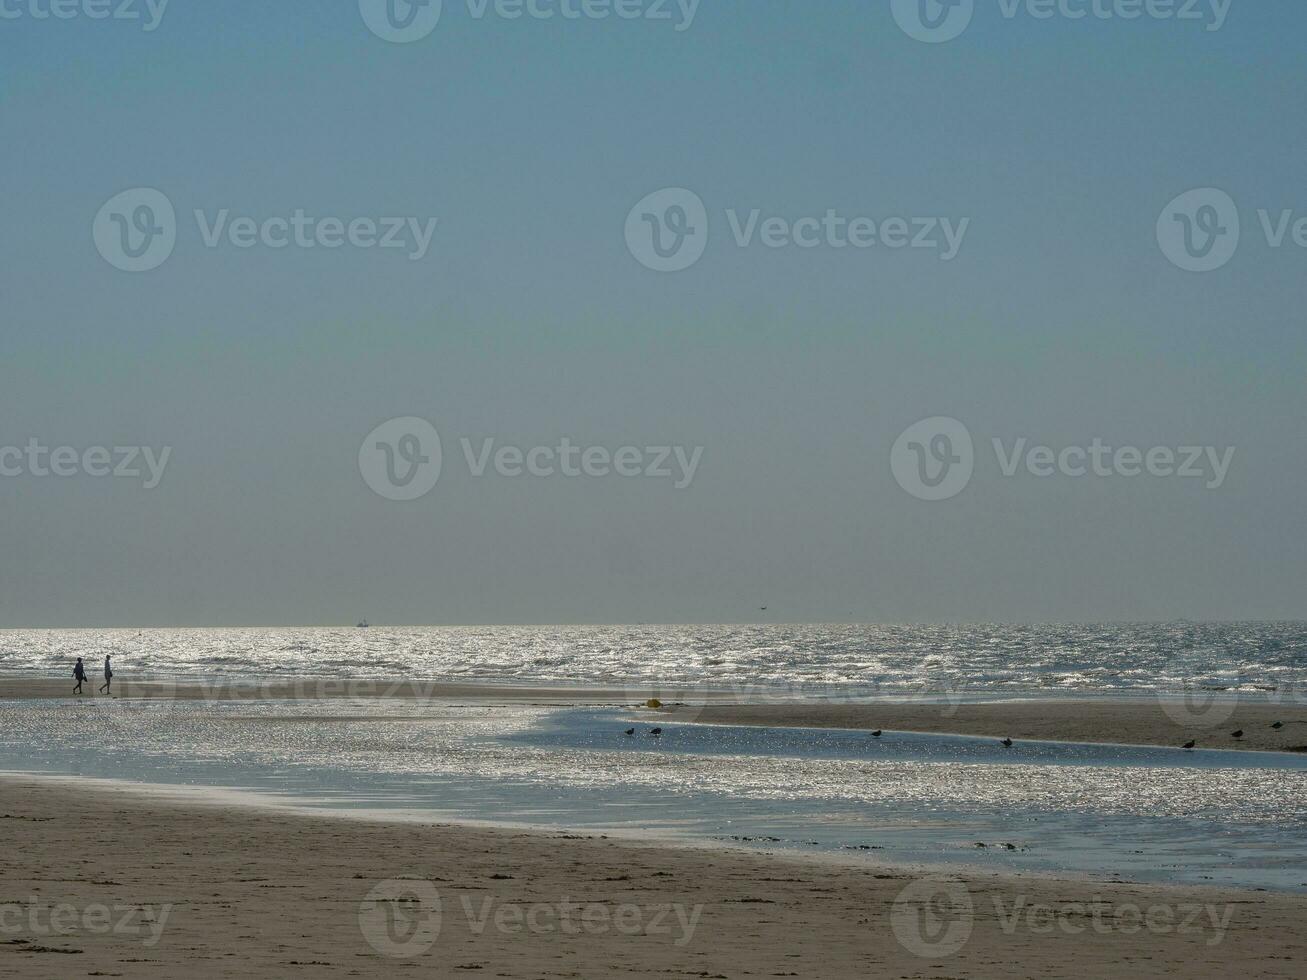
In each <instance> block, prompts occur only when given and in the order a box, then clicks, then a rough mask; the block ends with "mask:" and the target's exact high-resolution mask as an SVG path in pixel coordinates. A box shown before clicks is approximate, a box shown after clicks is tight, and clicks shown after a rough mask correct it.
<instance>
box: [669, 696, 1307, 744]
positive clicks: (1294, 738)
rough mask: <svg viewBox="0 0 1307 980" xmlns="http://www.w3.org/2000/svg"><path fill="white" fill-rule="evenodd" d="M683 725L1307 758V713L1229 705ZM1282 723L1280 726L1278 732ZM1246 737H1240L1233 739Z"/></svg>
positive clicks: (728, 709) (749, 707) (1119, 703)
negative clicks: (1187, 747) (1191, 745)
mask: <svg viewBox="0 0 1307 980" xmlns="http://www.w3.org/2000/svg"><path fill="white" fill-rule="evenodd" d="M668 714H670V715H671V716H672V717H675V718H677V719H679V720H683V721H695V722H701V723H705V724H721V725H768V726H779V727H802V728H853V729H862V730H866V731H874V730H876V729H883V730H884V731H885V732H886V733H893V732H895V731H902V732H943V733H950V734H955V735H983V736H989V737H992V738H999V739H1001V738H1012V739H1023V738H1026V739H1048V740H1052V741H1061V742H1104V743H1110V744H1115V745H1168V746H1180V745H1184V744H1185V743H1186V742H1188V741H1190V740H1193V741H1195V742H1196V743H1197V744H1198V746H1199V747H1201V748H1207V749H1242V750H1249V749H1252V750H1261V751H1281V752H1283V751H1288V752H1307V707H1303V706H1301V705H1299V704H1293V705H1269V704H1261V703H1247V702H1238V703H1236V702H1231V703H1228V704H1217V705H1212V706H1209V707H1208V708H1207V709H1206V710H1194V709H1193V708H1192V707H1188V706H1186V705H1184V704H1183V703H1182V702H1179V701H1173V700H1165V701H1163V700H1158V699H1152V698H1136V699H1132V700H1110V699H1093V700H1070V699H1058V700H1046V701H1041V700H1035V699H1031V700H1024V699H1023V700H1019V701H998V702H986V703H978V704H925V703H915V704H905V703H903V702H878V703H875V704H866V703H844V704H815V705H809V704H778V703H777V704H761V705H759V704H740V705H732V704H712V705H706V706H697V707H678V708H673V709H669V711H668ZM1276 722H1279V723H1280V725H1281V726H1282V727H1280V728H1278V729H1277V728H1273V727H1272V726H1273V725H1274V724H1275V723H1276ZM1236 731H1242V732H1243V736H1242V737H1240V738H1235V737H1233V733H1234V732H1236Z"/></svg>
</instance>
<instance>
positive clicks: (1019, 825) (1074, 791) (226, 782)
mask: <svg viewBox="0 0 1307 980" xmlns="http://www.w3.org/2000/svg"><path fill="white" fill-rule="evenodd" d="M2 707H3V710H0V768H7V769H22V770H28V771H44V772H64V773H79V774H84V775H95V776H105V777H121V778H128V779H135V780H141V781H144V782H153V783H170V782H171V783H177V782H192V783H202V784H207V785H216V786H227V787H233V788H250V789H256V790H261V791H264V792H276V793H278V794H282V795H283V796H289V797H290V798H292V799H298V800H300V801H301V802H304V803H309V804H312V805H316V806H327V807H336V808H340V807H343V808H355V809H370V810H383V811H384V810H396V811H398V810H401V809H404V810H408V811H412V812H417V813H425V814H428V815H430V816H432V817H438V818H446V819H469V820H488V821H492V822H503V823H514V824H532V825H536V824H542V825H548V826H554V827H572V828H588V829H600V830H612V831H617V832H622V831H639V832H641V833H643V834H646V835H653V836H667V837H677V836H680V837H684V836H691V837H695V838H715V839H727V840H731V839H740V840H742V841H743V842H745V843H757V842H759V841H763V842H765V843H766V844H767V846H780V847H798V848H808V849H814V850H823V851H828V852H838V853H848V852H852V851H855V850H857V851H860V850H861V849H864V848H868V849H870V848H875V849H876V853H877V855H879V856H897V857H901V858H904V859H909V860H920V861H938V860H950V861H966V862H971V863H975V862H977V861H981V862H984V863H991V864H994V863H997V864H1001V865H1002V866H1006V867H1024V868H1032V869H1041V870H1071V871H1085V872H1091V873H1102V874H1126V875H1129V876H1131V877H1135V878H1138V879H1141V880H1150V879H1151V880H1189V881H1216V882H1229V883H1242V884H1256V885H1261V886H1265V887H1275V888H1299V887H1307V885H1304V882H1307V870H1304V869H1307V843H1304V841H1305V840H1307V834H1304V830H1307V759H1302V758H1299V757H1295V756H1288V755H1280V754H1266V753H1223V752H1198V753H1188V754H1182V753H1179V752H1176V751H1175V750H1171V749H1149V748H1142V747H1132V746H1088V745H1070V744H1062V743H1036V742H1030V743H1023V744H1022V745H1020V746H1018V748H1017V750H1016V751H1015V752H1005V751H1004V750H1003V749H1002V748H1001V747H999V746H997V745H996V744H995V743H994V741H993V740H992V739H971V738H960V737H955V736H939V735H907V734H903V733H895V734H893V737H891V738H886V739H881V740H871V739H868V738H867V737H866V736H865V734H863V733H857V732H846V731H813V730H803V729H760V728H730V727H716V726H700V725H675V724H666V723H664V725H663V727H664V728H665V733H664V735H663V736H662V737H661V738H658V739H655V738H652V737H650V736H649V735H648V734H647V732H646V727H645V726H647V724H648V722H647V719H644V720H643V723H642V722H641V720H640V719H639V718H638V716H633V715H631V714H630V713H629V712H628V713H623V712H621V711H619V710H615V709H608V710H597V709H578V708H567V709H560V708H557V707H541V706H523V705H516V706H494V705H476V706H468V705H456V704H452V703H432V702H426V703H409V702H396V701H367V700H358V701H340V702H333V703H331V704H330V705H329V706H326V707H324V705H323V704H322V703H306V702H258V703H230V702H228V703H206V702H180V701H178V702H158V701H136V702H133V701H131V700H129V699H124V700H117V701H113V702H107V701H87V702H69V701H29V702H10V703H7V704H4V705H3V706H2ZM633 717H635V719H636V721H635V723H636V724H637V726H638V728H639V734H638V735H637V736H636V737H632V738H628V737H626V736H624V735H623V734H622V732H623V731H624V729H625V727H627V725H628V724H629V721H628V720H629V719H631V718H633ZM981 843H983V844H985V845H986V846H985V847H984V848H979V847H977V845H978V844H981Z"/></svg>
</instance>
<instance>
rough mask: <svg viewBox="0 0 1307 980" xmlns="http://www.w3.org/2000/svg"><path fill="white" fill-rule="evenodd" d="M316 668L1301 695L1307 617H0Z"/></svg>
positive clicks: (208, 656)
mask: <svg viewBox="0 0 1307 980" xmlns="http://www.w3.org/2000/svg"><path fill="white" fill-rule="evenodd" d="M105 654H111V655H113V657H114V660H115V662H116V664H117V666H118V671H119V674H120V676H123V677H127V676H130V675H131V674H133V673H135V674H138V675H139V674H173V673H192V674H236V675H252V674H257V675H268V674H273V675H276V674H286V673H299V674H314V675H367V676H394V675H398V674H408V675H411V676H416V677H421V678H427V679H450V680H494V681H509V682H527V681H549V682H565V683H599V684H625V683H631V682H636V683H664V684H689V685H704V686H713V687H721V688H724V689H737V690H742V691H750V690H759V689H765V688H767V687H778V688H782V689H787V690H790V691H793V692H794V693H803V692H804V691H805V690H810V691H813V692H818V693H820V692H842V691H848V692H866V693H879V694H897V693H905V694H908V693H919V692H920V693H925V692H952V691H973V692H977V693H1009V692H1041V693H1056V692H1071V693H1081V694H1092V693H1122V692H1145V691H1155V690H1169V691H1174V690H1179V689H1181V688H1182V687H1184V686H1185V685H1186V684H1188V685H1191V686H1192V685H1195V684H1197V685H1200V686H1204V687H1210V688H1214V689H1222V690H1235V691H1242V692H1251V691H1261V692H1279V693H1280V694H1282V695H1287V694H1290V693H1303V694H1307V684H1304V682H1303V678H1304V677H1307V624H1301V623H1297V624H1287V623H1237V624H1195V623H1172V624H1152V625H1107V624H1103V625H1086V626H1003V625H993V626H984V625H981V626H848V625H837V626H684V627H680V626H591V627H466V628H429V627H428V628H403V629H389V628H380V627H374V628H372V629H366V630H365V629H354V628H349V629H222V630H214V629H202V630H201V629H196V630H172V629H168V630H145V631H138V630H9V631H0V671H21V672H31V673H38V674H57V675H60V676H62V675H64V674H66V673H67V672H68V670H69V668H70V665H71V663H72V662H73V660H74V659H75V658H76V657H78V656H81V657H84V658H86V659H87V662H88V663H92V664H94V663H95V662H96V661H97V660H99V659H101V658H102V657H103V656H104V655H105Z"/></svg>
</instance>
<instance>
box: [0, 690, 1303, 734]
mask: <svg viewBox="0 0 1307 980" xmlns="http://www.w3.org/2000/svg"><path fill="white" fill-rule="evenodd" d="M72 687H73V685H72V681H71V678H70V679H68V680H61V679H56V678H48V677H30V676H16V675H0V701H4V700H33V699H57V700H63V701H69V702H77V701H95V700H100V699H103V698H104V697H105V695H100V694H97V693H95V688H97V687H98V683H96V681H95V680H94V679H92V680H90V681H88V682H87V684H86V687H85V688H84V690H86V691H87V693H86V694H83V695H81V696H80V697H79V696H77V695H73V694H72V693H71V691H72ZM113 696H114V698H115V699H163V700H178V701H264V700H269V701H271V700H296V701H301V700H322V701H339V700H342V699H348V698H362V699H378V698H394V699H396V700H400V701H409V702H413V701H421V700H431V701H440V702H447V701H451V700H461V701H472V702H499V703H536V704H546V705H558V706H587V705H593V706H606V707H607V706H611V707H628V708H631V709H632V710H639V711H642V712H643V711H654V712H655V713H656V716H657V717H659V718H663V719H665V720H667V721H680V722H687V723H698V724H709V725H741V726H753V727H776V728H840V729H849V730H854V731H874V730H877V729H880V730H883V731H884V732H886V733H887V734H888V735H891V736H892V734H893V733H894V732H919V733H925V734H941V735H962V736H974V737H986V738H995V739H1003V738H1012V739H1014V740H1018V741H1019V740H1022V739H1027V740H1037V741H1050V742H1089V743H1099V744H1107V745H1143V746H1162V747H1171V748H1179V747H1181V746H1183V745H1184V744H1185V743H1186V742H1188V741H1190V740H1193V741H1194V742H1195V743H1196V747H1198V748H1203V749H1228V750H1233V751H1249V750H1251V751H1263V752H1291V753H1307V704H1300V703H1287V704H1275V703H1268V702H1267V701H1266V700H1265V699H1251V698H1243V699H1240V698H1239V697H1237V696H1235V697H1226V698H1218V699H1215V700H1213V701H1211V702H1207V703H1196V704H1192V705H1191V704H1189V703H1187V702H1185V701H1184V700H1182V699H1178V698H1169V697H1157V696H1150V695H1147V694H1142V693H1141V695H1139V696H1135V697H1122V696H1119V695H1103V696H1101V697H1072V696H1067V697H1057V698H1049V697H1046V696H1045V697H1040V696H1039V695H1038V694H1028V695H1014V694H1010V693H1008V694H1005V695H1004V696H1003V698H1002V699H983V698H977V699H975V700H971V701H961V700H959V699H957V698H954V699H945V700H934V701H928V700H922V699H919V698H917V699H906V698H894V699H889V698H879V699H865V700H838V701H823V702H813V701H803V700H798V699H796V700H793V701H778V700H767V699H765V698H762V699H760V698H759V696H758V692H756V691H754V692H749V693H744V694H741V693H739V692H733V691H730V690H720V691H704V690H690V689H685V688H677V687H675V686H671V685H668V686H662V685H647V684H635V683H633V684H632V685H630V686H629V687H611V686H610V687H592V686H585V685H575V686H567V685H557V686H551V685H543V684H535V685H521V686H519V685H515V684H511V683H503V684H499V683H484V682H449V681H421V680H409V679H404V678H366V677H365V678H348V677H310V676H304V677H296V678H279V677H246V678H212V679H195V680H191V679H188V678H177V679H149V680H126V679H119V681H118V683H117V685H116V687H115V690H114V694H113ZM651 697H657V698H659V699H660V700H661V701H662V702H663V703H662V705H661V706H660V707H658V708H656V709H650V708H648V707H646V705H645V701H646V700H647V699H648V698H651ZM1277 722H1278V723H1279V724H1280V725H1281V726H1282V727H1281V728H1278V729H1277V728H1274V727H1272V726H1273V725H1274V724H1275V723H1277ZM1235 731H1242V732H1243V733H1244V734H1243V736H1242V737H1240V738H1237V739H1236V738H1234V737H1233V732H1235Z"/></svg>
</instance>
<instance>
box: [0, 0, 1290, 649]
mask: <svg viewBox="0 0 1307 980" xmlns="http://www.w3.org/2000/svg"><path fill="white" fill-rule="evenodd" d="M124 2H125V0H113V2H112V3H111V4H108V5H106V4H104V3H103V0H56V3H57V4H58V3H62V4H64V6H63V7H61V8H60V9H61V12H62V13H63V14H64V15H65V16H63V17H55V16H47V15H48V14H49V13H50V10H51V7H50V3H51V0H0V132H3V134H4V151H3V153H0V177H2V178H3V180H4V185H5V186H6V187H8V188H9V192H8V193H7V194H6V195H5V201H6V206H5V219H6V220H5V221H4V223H3V225H2V226H0V345H2V347H0V352H2V354H3V356H0V406H2V408H3V411H2V412H0V514H3V524H2V525H0V527H2V528H3V532H2V533H3V537H2V538H0V627H31V626H95V625H103V626H109V625H120V626H147V625H176V626H185V625H197V626H198V625H206V626H215V625H309V624H337V623H343V624H352V623H353V622H355V621H356V620H358V619H360V618H365V617H366V618H368V619H370V620H371V621H372V622H373V623H374V624H380V623H393V624H462V623H574V622H600V623H609V622H612V623H622V622H752V621H764V622H766V621H779V622H800V621H815V622H821V621H859V622H964V621H976V622H1004V621H1022V622H1030V621H1062V622H1072V621H1074V622H1084V621H1104V620H1113V621H1121V620H1167V619H1174V618H1188V619H1196V620H1208V619H1301V618H1303V606H1304V603H1303V599H1304V583H1305V582H1307V548H1304V547H1303V541H1304V532H1305V531H1307V505H1305V504H1304V499H1305V495H1304V493H1303V486H1304V482H1305V481H1307V434H1305V432H1304V426H1303V419H1304V417H1305V416H1307V411H1305V409H1307V394H1304V385H1303V377H1304V368H1307V322H1304V293H1303V290H1302V284H1303V282H1304V272H1307V224H1303V225H1299V224H1297V222H1299V221H1300V220H1302V219H1304V218H1307V185H1305V184H1304V179H1303V178H1304V170H1303V164H1304V160H1307V130H1305V128H1304V125H1303V114H1302V106H1303V105H1304V104H1307V73H1305V72H1304V71H1303V67H1302V56H1301V43H1300V39H1301V38H1302V37H1303V35H1304V32H1305V31H1307V7H1303V6H1302V5H1300V4H1288V3H1274V4H1271V3H1264V2H1253V0H1232V2H1230V3H1228V5H1227V4H1226V3H1225V0H1221V2H1219V3H1214V2H1212V0H1200V2H1197V3H1194V4H1187V0H1186V3H1184V4H1179V3H1177V4H1172V3H1168V2H1164V0H1152V2H1150V3H1148V4H1145V3H1143V2H1141V0H1133V2H1132V0H1094V2H1092V3H1091V2H1090V0H1060V4H1059V3H1049V2H1047V0H1032V2H1031V3H1028V4H1027V3H1016V2H1015V0H973V2H970V3H968V2H966V0H964V2H963V3H962V4H961V5H960V6H958V7H941V6H939V4H938V3H937V0H924V2H925V14H926V20H922V19H921V13H922V11H921V9H919V8H918V7H917V6H916V4H915V3H914V2H909V0H894V2H891V0H860V2H853V0H847V2H846V0H829V2H823V3H820V4H801V3H793V2H781V0H701V2H699V3H698V4H697V5H696V6H691V5H689V4H688V3H687V4H683V5H680V6H678V4H677V3H675V2H668V3H666V4H663V3H662V2H661V0H620V3H607V2H604V0H591V3H590V5H589V6H584V7H583V5H582V3H581V2H580V0H537V2H535V3H534V4H533V5H531V6H530V7H528V6H525V5H514V4H512V3H511V2H508V0H500V3H499V4H498V5H496V4H495V3H493V2H491V3H489V4H483V3H482V2H481V0H444V3H443V5H439V12H440V16H439V19H438V22H434V23H433V21H432V19H431V18H432V15H433V11H434V10H435V9H436V8H435V7H433V6H431V5H427V6H426V7H409V5H408V4H407V3H405V2H404V0H391V3H392V7H391V9H387V8H386V4H385V3H384V2H382V0H377V2H375V3H374V2H373V0H352V2H345V0H341V2H335V3H329V4H322V5H312V10H311V11H309V10H308V7H306V6H305V5H299V4H269V3H255V2H252V0H226V2H224V3H222V4H213V3H203V4H202V3H197V2H195V0H171V2H170V3H167V4H165V5H163V7H162V8H160V5H159V2H158V0H154V6H153V7H151V6H149V5H147V4H146V3H145V0H134V2H130V3H128V4H127V5H126V6H120V5H122V4H124ZM618 8H620V9H621V10H622V12H623V13H625V14H627V15H629V16H623V17H618V16H617V15H616V12H617V10H618ZM1141 10H1142V11H1143V13H1142V15H1141V16H1131V15H1132V14H1135V13H1139V11H1141ZM1182 10H1183V11H1184V12H1185V14H1186V16H1185V17H1183V18H1181V17H1179V16H1178V14H1179V13H1180V12H1181V11H1182ZM101 11H109V12H113V13H115V14H116V15H115V16H109V17H104V18H101V17H99V16H95V15H97V14H99V13H100V12H101ZM517 12H521V16H517V17H514V16H511V15H512V14H514V13H517ZM604 12H607V13H608V14H609V16H606V17H602V16H599V14H601V13H604ZM1081 12H1085V13H1086V16H1083V17H1078V16H1075V15H1076V14H1078V13H1081ZM547 13H552V14H554V16H552V17H545V16H543V15H544V14H547ZM564 13H567V14H569V15H575V16H563V14H564ZM1166 13H1170V14H1171V16H1163V15H1164V14H1166ZM117 14H120V15H121V16H118V15H117ZM691 14H692V16H691ZM1189 14H1192V15H1193V16H1192V17H1190V16H1189ZM131 15H135V16H134V17H133V16H131ZM664 15H665V16H664ZM914 18H916V19H915V20H914ZM968 18H969V19H968ZM936 20H939V21H940V22H941V23H942V27H939V28H932V27H930V26H929V25H930V24H933V23H935V21H936ZM405 24H408V26H407V27H405V26H403V25H405ZM396 25H398V26H396ZM374 27H375V28H376V30H374V29H373V28H374ZM387 33H391V34H397V35H398V38H399V39H398V40H388V39H386V37H383V36H382V35H384V34H387ZM951 34H956V36H951V37H948V38H947V39H946V38H945V37H944V35H951ZM419 35H420V36H419ZM1190 192H1198V193H1197V195H1196V196H1195V195H1193V194H1190ZM169 211H171V214H169V213H168V212H169ZM197 212H198V214H197ZM392 219H395V220H392ZM433 221H434V224H433V223H432V222H433ZM296 224H298V225H299V229H298V231H297V230H296ZM1236 228H1237V230H1238V235H1237V238H1236V236H1235V229H1236ZM655 232H657V236H658V240H657V241H656V242H655V240H654V234H655ZM383 241H384V242H385V247H382V244H383ZM914 243H915V244H914ZM142 266H151V267H149V268H142ZM669 267H670V268H669ZM433 433H435V434H438V438H439V452H438V453H437V452H435V451H434V450H435V443H434V438H435V437H434V436H433ZM995 440H997V441H998V445H997V446H996V445H995ZM1096 445H1097V446H1098V447H1099V448H1098V449H1097V450H1095V448H1094V447H1095V446H1096ZM33 446H35V447H36V448H35V450H33V448H32V447H33ZM64 447H66V450H67V451H66V452H62V451H61V452H60V453H58V454H57V456H58V466H57V467H56V466H54V463H55V458H54V456H52V455H51V454H52V453H54V451H55V450H61V448H64ZM98 447H103V454H102V453H100V452H98V451H94V450H97V449H98ZM568 447H572V448H571V449H569V448H568ZM1044 447H1047V449H1046V450H1045V449H1044ZM1103 447H1106V448H1103ZM41 450H45V453H44V454H43V453H42V452H41ZM1131 450H1133V452H1132V451H1131ZM1118 451H1119V452H1118ZM587 452H588V453H589V455H588V456H584V455H583V454H585V453H587ZM1095 453H1096V455H1095ZM106 457H107V458H106ZM437 459H438V460H439V466H438V471H437V466H436V460H437ZM583 459H584V460H587V461H586V462H584V463H583ZM528 460H530V461H531V463H530V466H529V467H528ZM150 461H152V462H153V465H154V469H152V468H151V466H150V465H148V464H149V462H150ZM56 469H57V470H58V472H56ZM106 470H108V472H107V473H106V472H105V471H106ZM619 470H620V472H619ZM116 472H118V473H119V475H114V473H116ZM569 473H570V474H571V475H568V474H569ZM60 474H62V475H60ZM410 497H411V498H412V499H404V498H410ZM763 606H766V607H767V609H766V610H763V609H762V608H761V607H763Z"/></svg>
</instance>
